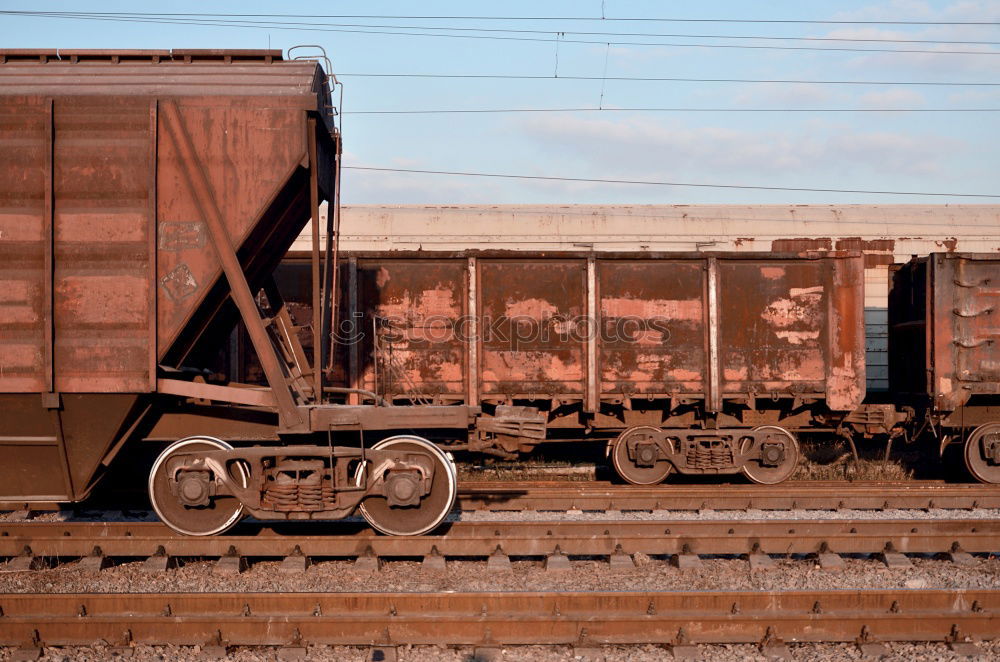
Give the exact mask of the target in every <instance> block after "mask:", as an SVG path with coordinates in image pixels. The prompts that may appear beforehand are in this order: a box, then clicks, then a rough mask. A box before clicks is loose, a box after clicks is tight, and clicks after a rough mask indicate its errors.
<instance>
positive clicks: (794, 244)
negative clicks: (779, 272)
mask: <svg viewBox="0 0 1000 662" xmlns="http://www.w3.org/2000/svg"><path fill="white" fill-rule="evenodd" d="M832 249H833V240H832V239H831V238H830V237H817V238H815V239H809V238H801V239H775V240H774V241H772V242H771V250H772V251H774V252H775V253H801V252H804V251H828V250H832Z"/></svg>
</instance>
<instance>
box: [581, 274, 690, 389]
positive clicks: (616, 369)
mask: <svg viewBox="0 0 1000 662" xmlns="http://www.w3.org/2000/svg"><path fill="white" fill-rule="evenodd" d="M704 266H705V265H704V261H703V260H645V259H634V260H599V261H598V289H599V292H600V295H599V298H600V316H601V318H600V326H599V328H600V338H599V342H600V354H599V370H600V376H601V393H602V395H603V397H613V396H614V395H616V394H617V395H619V396H622V395H624V394H631V395H660V396H666V395H684V394H695V393H698V394H700V393H703V392H704V390H705V379H704V377H705V367H706V365H707V360H706V359H707V354H706V351H705V333H706V331H705V329H706V317H705V297H706V294H705V287H706V284H705V280H706V276H705V270H704Z"/></svg>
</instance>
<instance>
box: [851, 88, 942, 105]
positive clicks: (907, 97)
mask: <svg viewBox="0 0 1000 662" xmlns="http://www.w3.org/2000/svg"><path fill="white" fill-rule="evenodd" d="M926 103H927V99H926V98H925V97H924V95H923V94H921V93H920V92H918V91H916V90H913V89H910V88H906V87H893V88H889V89H886V90H879V91H877V92H867V93H865V94H862V95H861V96H860V97H858V105H860V106H861V107H862V108H920V107H922V106H924V105H926Z"/></svg>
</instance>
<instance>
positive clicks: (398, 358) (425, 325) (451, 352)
mask: <svg viewBox="0 0 1000 662" xmlns="http://www.w3.org/2000/svg"><path fill="white" fill-rule="evenodd" d="M466 268H467V264H466V263H465V262H464V261H462V260H395V259H387V260H359V261H358V272H357V284H358V288H359V289H358V293H357V302H358V305H359V306H360V311H359V312H360V313H361V314H360V316H359V317H357V318H356V319H357V320H358V326H359V330H360V331H361V335H362V336H363V337H362V338H361V339H360V340H361V342H360V344H359V347H358V354H359V359H360V364H361V365H360V367H359V375H360V381H361V386H362V388H366V389H368V390H371V391H375V392H376V393H379V394H380V395H384V396H387V397H406V396H413V397H415V398H417V399H433V398H435V397H440V396H452V397H453V398H455V399H464V397H465V393H466V392H467V386H466V374H467V371H466V365H467V364H466V358H467V357H466V351H465V335H466V334H467V333H468V323H467V321H466V318H465V314H466V305H467V299H468V297H467V295H466V292H467V284H466V283H467V276H466ZM373 341H374V342H373Z"/></svg>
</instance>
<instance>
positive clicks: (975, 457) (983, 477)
mask: <svg viewBox="0 0 1000 662" xmlns="http://www.w3.org/2000/svg"><path fill="white" fill-rule="evenodd" d="M987 437H991V438H992V439H993V440H996V441H997V442H1000V423H986V424H985V425H980V426H979V427H978V428H976V429H975V430H973V431H972V434H971V435H969V439H968V440H967V441H966V442H965V466H966V467H967V468H968V469H969V473H971V474H972V475H973V477H975V479H976V480H978V481H979V482H980V483H1000V465H998V464H990V463H989V461H988V460H987V459H986V457H985V456H984V455H983V439H984V438H987Z"/></svg>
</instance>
